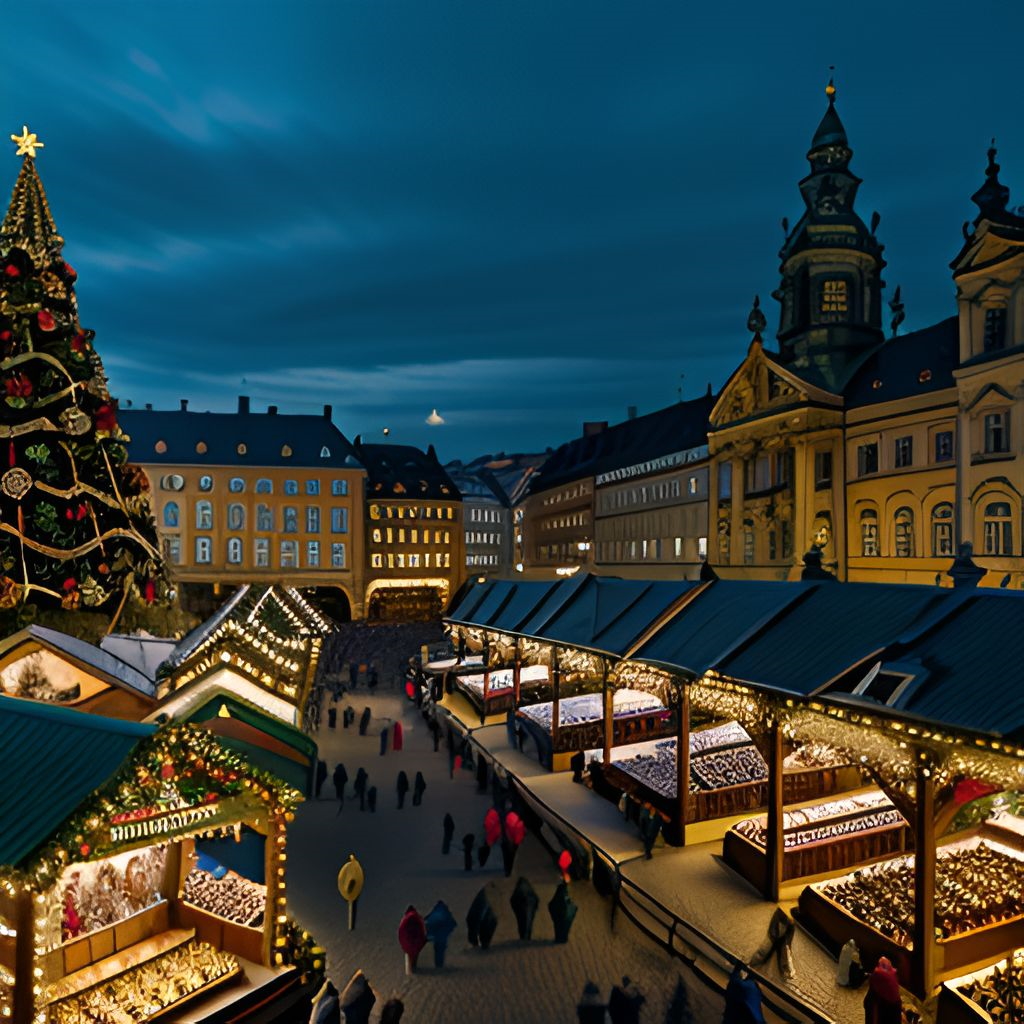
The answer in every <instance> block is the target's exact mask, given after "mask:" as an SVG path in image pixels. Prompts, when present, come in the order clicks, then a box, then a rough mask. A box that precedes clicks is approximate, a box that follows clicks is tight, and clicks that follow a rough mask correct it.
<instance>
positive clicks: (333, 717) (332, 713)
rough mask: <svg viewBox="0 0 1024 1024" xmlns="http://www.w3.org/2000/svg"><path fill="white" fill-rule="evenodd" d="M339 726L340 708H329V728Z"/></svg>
mask: <svg viewBox="0 0 1024 1024" xmlns="http://www.w3.org/2000/svg"><path fill="white" fill-rule="evenodd" d="M337 726H338V709H337V708H328V709H327V728H328V729H336V728H337Z"/></svg>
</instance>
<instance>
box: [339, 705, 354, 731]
mask: <svg viewBox="0 0 1024 1024" xmlns="http://www.w3.org/2000/svg"><path fill="white" fill-rule="evenodd" d="M355 720H356V709H355V708H354V707H352V705H351V704H349V705H348V707H346V708H345V710H344V711H343V712H342V713H341V724H342V725H343V726H344V727H345V728H346V729H347V728H348V727H349V726H350V725H351V724H352V723H353V722H354V721H355Z"/></svg>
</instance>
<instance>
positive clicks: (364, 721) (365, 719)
mask: <svg viewBox="0 0 1024 1024" xmlns="http://www.w3.org/2000/svg"><path fill="white" fill-rule="evenodd" d="M372 714H373V712H372V711H370V709H369V708H363V713H362V715H361V716H360V717H359V735H360V736H365V735H366V730H367V729H369V728H370V718H371V716H372Z"/></svg>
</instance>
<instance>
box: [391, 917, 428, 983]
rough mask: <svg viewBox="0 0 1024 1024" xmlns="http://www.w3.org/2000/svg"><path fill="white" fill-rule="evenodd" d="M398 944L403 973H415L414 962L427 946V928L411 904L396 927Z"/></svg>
mask: <svg viewBox="0 0 1024 1024" xmlns="http://www.w3.org/2000/svg"><path fill="white" fill-rule="evenodd" d="M398 944H399V946H401V947H402V952H403V953H404V954H405V973H406V974H413V973H415V971H416V960H417V958H418V957H419V955H420V951H421V950H422V949H423V947H424V946H425V945H426V944H427V926H426V924H425V923H424V921H423V917H422V915H421V914H420V913H419V912H418V911H417V910H416V908H415V907H414V906H412V905H411V904H410V905H409V906H408V907H407V908H406V911H405V914H404V915H403V916H402V920H401V921H400V922H399V925H398Z"/></svg>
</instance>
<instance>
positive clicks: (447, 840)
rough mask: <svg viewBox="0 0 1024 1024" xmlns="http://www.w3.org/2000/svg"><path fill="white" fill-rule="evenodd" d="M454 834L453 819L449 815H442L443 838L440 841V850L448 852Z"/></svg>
mask: <svg viewBox="0 0 1024 1024" xmlns="http://www.w3.org/2000/svg"><path fill="white" fill-rule="evenodd" d="M454 835H455V819H454V818H453V817H452V816H451V815H450V814H446V815H445V816H444V839H443V840H442V841H441V852H442V853H449V852H450V851H451V848H452V838H453V837H454Z"/></svg>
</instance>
